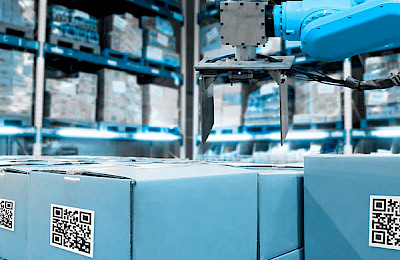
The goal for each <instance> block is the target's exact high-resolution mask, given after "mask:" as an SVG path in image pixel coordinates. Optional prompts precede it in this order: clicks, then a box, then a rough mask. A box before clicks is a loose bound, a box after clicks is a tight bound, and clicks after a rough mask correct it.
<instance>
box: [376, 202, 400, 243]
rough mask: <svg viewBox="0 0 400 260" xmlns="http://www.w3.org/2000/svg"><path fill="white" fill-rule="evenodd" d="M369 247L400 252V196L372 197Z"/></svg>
mask: <svg viewBox="0 0 400 260" xmlns="http://www.w3.org/2000/svg"><path fill="white" fill-rule="evenodd" d="M369 245H370V246H372V247H380V248H387V249H395V250H400V196H398V197H394V196H370V216H369Z"/></svg>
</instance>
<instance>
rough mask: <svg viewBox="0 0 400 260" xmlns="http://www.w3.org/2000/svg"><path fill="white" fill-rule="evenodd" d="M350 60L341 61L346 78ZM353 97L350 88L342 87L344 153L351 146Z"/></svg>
mask: <svg viewBox="0 0 400 260" xmlns="http://www.w3.org/2000/svg"><path fill="white" fill-rule="evenodd" d="M351 70H352V67H351V60H350V59H346V60H345V61H344V63H343V76H344V78H347V77H348V76H351V74H352V73H351ZM352 104H353V99H352V90H351V89H349V88H344V129H345V134H346V139H345V144H344V154H352V153H353V147H352V145H351V130H352V129H353V107H352Z"/></svg>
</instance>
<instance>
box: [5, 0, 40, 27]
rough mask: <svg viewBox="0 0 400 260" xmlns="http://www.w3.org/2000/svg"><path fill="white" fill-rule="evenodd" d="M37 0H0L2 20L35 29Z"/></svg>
mask: <svg viewBox="0 0 400 260" xmlns="http://www.w3.org/2000/svg"><path fill="white" fill-rule="evenodd" d="M35 2H36V1H35V0H0V21H1V22H5V23H9V24H13V25H18V26H22V27H26V28H30V29H32V30H34V29H35V23H36V12H35V8H36V7H35Z"/></svg>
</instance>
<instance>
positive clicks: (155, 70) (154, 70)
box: [151, 69, 160, 75]
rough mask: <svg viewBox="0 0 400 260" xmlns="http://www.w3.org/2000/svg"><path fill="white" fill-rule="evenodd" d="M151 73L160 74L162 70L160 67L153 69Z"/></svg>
mask: <svg viewBox="0 0 400 260" xmlns="http://www.w3.org/2000/svg"><path fill="white" fill-rule="evenodd" d="M151 73H153V74H157V75H158V74H160V71H159V70H158V69H151Z"/></svg>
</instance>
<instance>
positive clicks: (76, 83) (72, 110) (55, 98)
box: [45, 72, 97, 122]
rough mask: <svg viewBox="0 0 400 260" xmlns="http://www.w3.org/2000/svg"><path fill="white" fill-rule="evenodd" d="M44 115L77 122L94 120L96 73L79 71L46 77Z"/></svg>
mask: <svg viewBox="0 0 400 260" xmlns="http://www.w3.org/2000/svg"><path fill="white" fill-rule="evenodd" d="M45 97H46V102H45V117H47V118H49V119H55V120H71V121H79V122H95V121H96V98H97V75H96V74H89V73H83V72H79V73H78V74H76V75H73V76H71V77H67V78H61V79H46V95H45Z"/></svg>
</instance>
